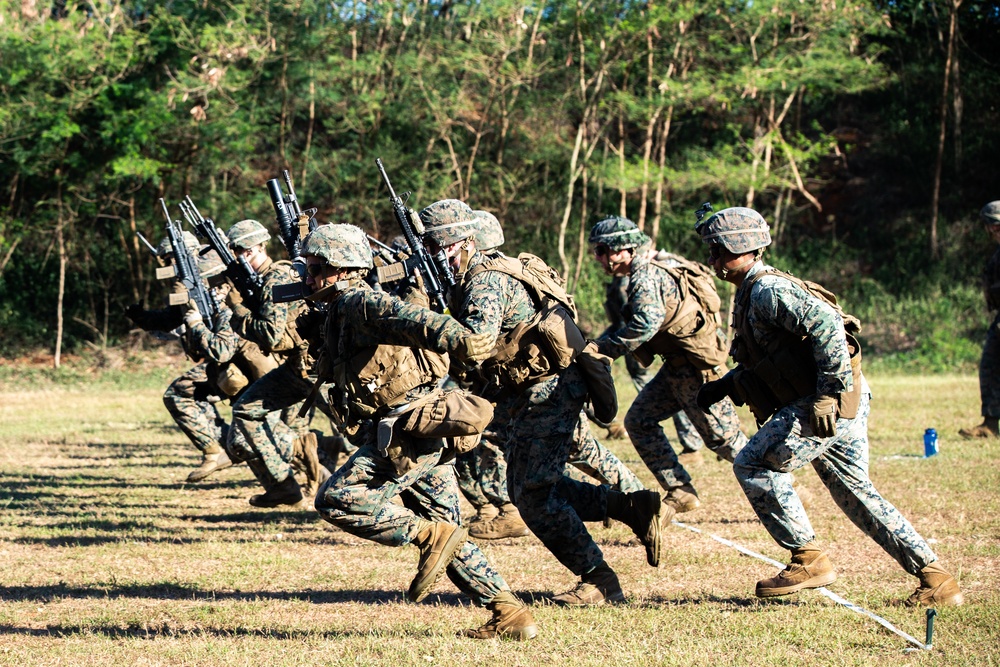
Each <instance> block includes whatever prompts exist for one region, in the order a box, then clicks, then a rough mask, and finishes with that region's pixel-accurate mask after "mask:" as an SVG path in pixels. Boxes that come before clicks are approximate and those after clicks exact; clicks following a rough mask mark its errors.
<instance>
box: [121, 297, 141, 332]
mask: <svg viewBox="0 0 1000 667" xmlns="http://www.w3.org/2000/svg"><path fill="white" fill-rule="evenodd" d="M145 315H146V307H145V302H144V301H140V302H139V303H133V304H132V305H131V306H129V307H128V308H126V309H125V317H127V318H129V319H130V320H132V322H133V323H134V324H135V325H136V326H138V327H142V324H141V322H142V321H143V320H144V319H145Z"/></svg>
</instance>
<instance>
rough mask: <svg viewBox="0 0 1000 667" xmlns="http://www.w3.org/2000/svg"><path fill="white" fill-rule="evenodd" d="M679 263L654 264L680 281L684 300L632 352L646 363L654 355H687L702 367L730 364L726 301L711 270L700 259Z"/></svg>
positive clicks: (697, 365) (680, 291)
mask: <svg viewBox="0 0 1000 667" xmlns="http://www.w3.org/2000/svg"><path fill="white" fill-rule="evenodd" d="M675 262H676V263H677V264H676V265H675V266H670V265H668V264H666V263H665V262H663V261H660V260H658V259H653V260H650V262H649V263H650V264H652V265H653V266H655V267H657V268H659V269H662V270H663V271H666V272H667V274H668V275H669V276H670V277H671V278H673V280H674V281H675V282H676V283H677V289H678V292H679V293H680V303H678V305H677V308H676V309H675V310H674V313H673V315H671V316H669V317H667V318H665V319H664V320H663V323H662V324H661V325H660V330H659V331H658V332H657V333H656V335H654V336H653V337H652V338H650V339H649V340H648V341H646V342H645V343H643V344H642V345H640V346H639V347H638V348H637V349H636V350H634V351H633V352H632V354H633V356H634V357H635V358H636V360H637V361H639V363H640V364H642V365H643V366H649V365H650V364H651V363H652V362H653V355H654V354H659V355H661V356H663V357H664V358H670V357H674V358H683V359H684V360H686V361H688V362H689V363H691V364H692V365H694V366H695V367H696V368H697V369H698V370H710V369H713V368H715V367H717V366H722V365H724V364H725V363H726V358H727V357H728V356H729V347H728V346H727V344H726V337H725V335H724V334H723V333H722V331H721V329H720V327H721V324H722V318H721V316H720V315H719V310H720V308H721V307H722V302H721V301H720V299H719V294H718V292H717V291H716V289H715V283H714V282H713V280H712V277H711V275H710V274H709V273H708V271H709V269H708V268H707V267H705V266H703V265H701V264H698V263H696V262H691V261H688V260H685V259H683V258H676V259H675Z"/></svg>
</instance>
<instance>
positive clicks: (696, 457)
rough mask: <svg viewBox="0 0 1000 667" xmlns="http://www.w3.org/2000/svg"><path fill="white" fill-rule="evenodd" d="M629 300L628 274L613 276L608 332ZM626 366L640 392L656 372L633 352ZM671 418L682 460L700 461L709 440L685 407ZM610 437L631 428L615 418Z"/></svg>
mask: <svg viewBox="0 0 1000 667" xmlns="http://www.w3.org/2000/svg"><path fill="white" fill-rule="evenodd" d="M640 252H641V251H640ZM675 257H676V255H673V254H671V253H668V252H666V251H665V250H660V251H659V252H657V253H656V258H657V259H659V260H660V261H663V262H666V263H667V264H670V263H671V262H675V261H676V260H675V259H674V258H675ZM627 304H628V276H612V277H611V281H610V282H609V283H608V284H607V285H606V286H605V289H604V314H605V315H607V317H608V322H609V325H608V328H607V329H605V330H604V334H610V333H612V332H614V331H617V330H618V329H620V328H622V327H623V326H624V325H625V320H624V319H623V317H622V313H623V311H624V310H625V306H626V305H627ZM604 334H602V335H604ZM625 370H627V371H628V375H629V377H630V378H631V379H632V385H633V386H634V387H635V391H636V393H638V392H640V391H642V390H643V387H645V386H646V385H647V384H648V383H649V381H650V380H652V379H653V376H654V375H655V374H656V373H655V372H654V371H653V370H652V369H651V368H644V367H643V366H642V364H640V363H639V360H638V359H636V358H635V356H634V355H633V354H631V353H629V354H626V355H625ZM670 420H671V421H673V422H674V428H675V429H676V430H677V440H678V442H680V445H681V453H680V455H679V458H680V459H681V462H682V463H683V462H684V461H685V460H687V461H691V462H695V461H700V460H701V449H702V447H703V446H704V444H705V442H704V441H703V440H702V439H701V436H700V435H698V431H696V430H695V428H694V425H693V424H692V423H691V420H690V419H688V416H687V415H686V414H684V411H683V410H681V411H680V412H675V413H674V414H673V415H671V416H670ZM608 437H613V438H626V437H628V432H626V430H625V427H624V426H623V425H622V423H621V422H620V421H618V420H617V419H616V420H615V421H614V422H612V423H610V424H608Z"/></svg>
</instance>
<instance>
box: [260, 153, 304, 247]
mask: <svg viewBox="0 0 1000 667" xmlns="http://www.w3.org/2000/svg"><path fill="white" fill-rule="evenodd" d="M281 176H282V178H283V179H284V180H285V185H286V186H287V187H288V194H287V195H286V194H285V193H284V191H282V189H281V183H279V182H278V179H276V178H272V179H271V180H269V181H268V182H267V193H268V195H270V197H271V204H272V205H273V206H274V214H275V218H276V219H277V221H278V229H279V231H280V232H281V243H282V244H283V245H284V246H285V250H287V251H288V256H289V258H290V259H295V258H296V257H298V256H299V255H300V254H301V252H302V238H303V237H304V236H305V235H306V234H308V233H309V232H311V231H312V230H313V229H315V228H316V219H315V218H314V217H313V216H315V215H316V209H314V208H310V209H306V210H305V211H303V210H302V208H301V207H300V206H299V200H298V198H297V197H296V196H295V188H294V187H292V177H291V176H290V175H289V173H288V170H287V169H283V170H282V172H281Z"/></svg>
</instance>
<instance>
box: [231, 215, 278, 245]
mask: <svg viewBox="0 0 1000 667" xmlns="http://www.w3.org/2000/svg"><path fill="white" fill-rule="evenodd" d="M226 235H227V236H228V237H229V245H230V247H232V248H233V249H235V250H246V249H247V248H252V247H254V246H256V245H260V244H261V243H267V242H268V241H269V240H270V238H271V235H270V234H269V233H268V231H267V230H266V229H264V225H262V224H260V223H259V222H257V221H256V220H240V221H239V222H237V223H236V224H235V225H233V226H232V227H230V228H229V231H228V232H226Z"/></svg>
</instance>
